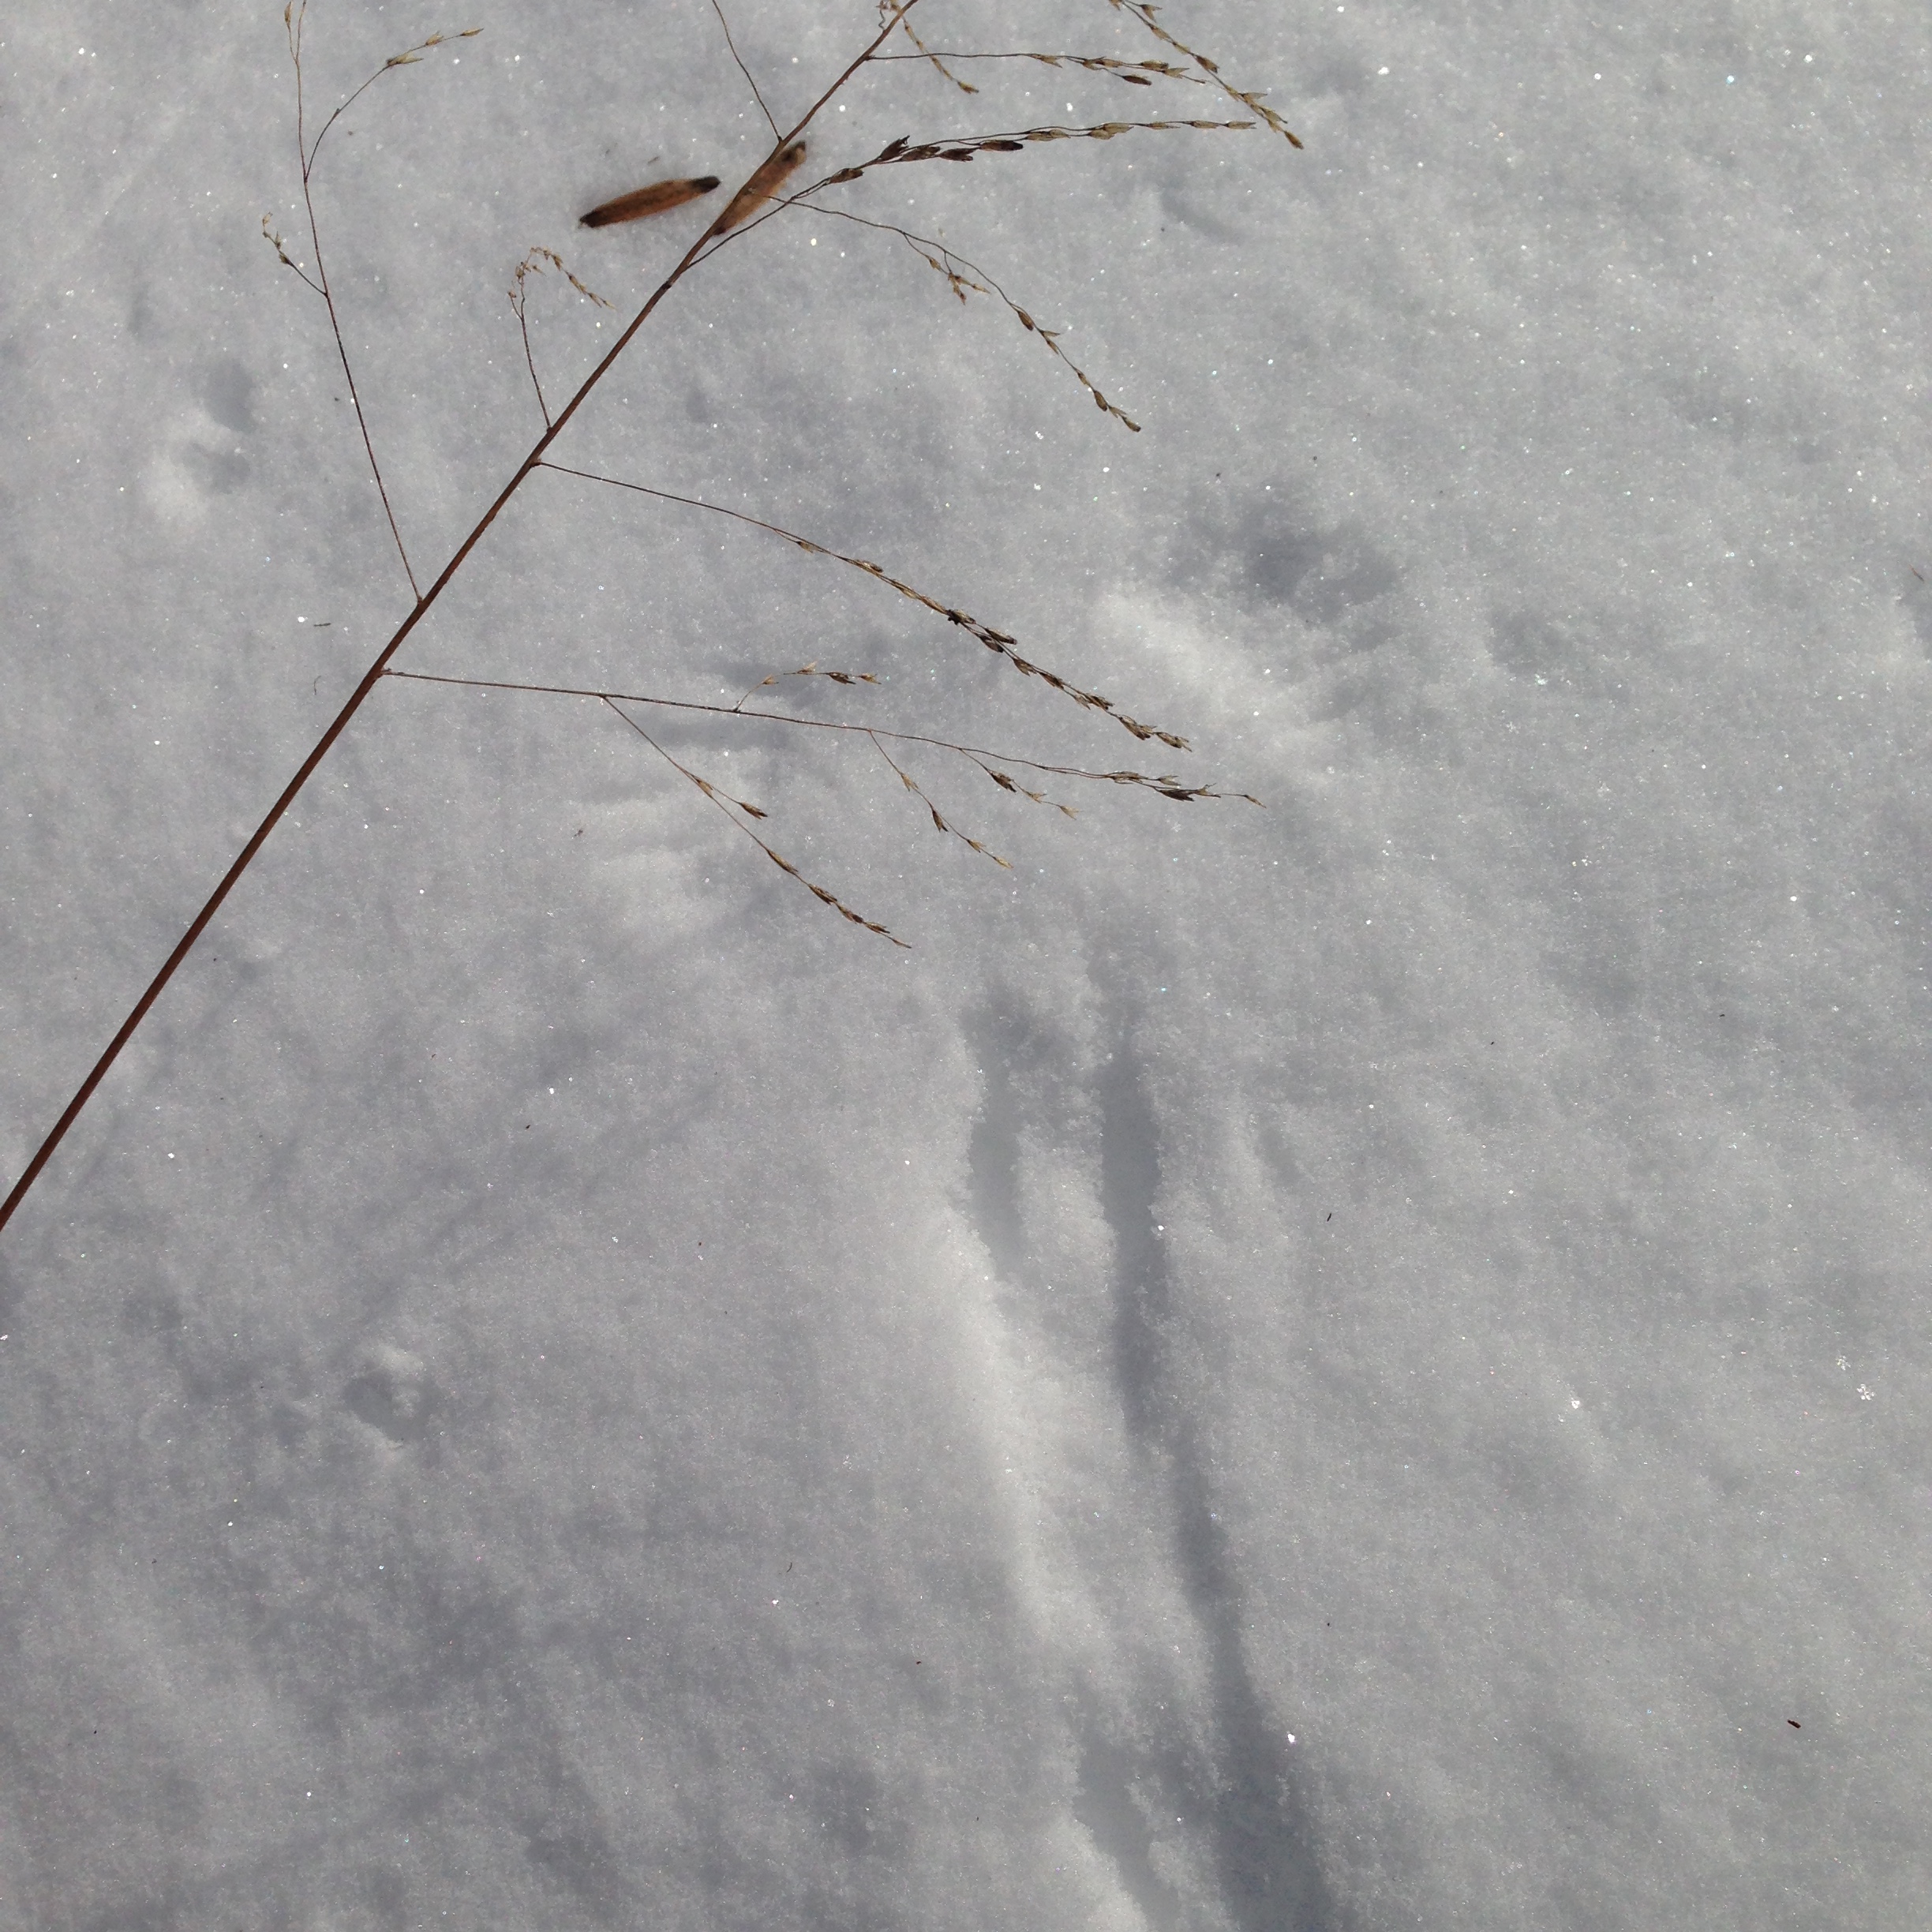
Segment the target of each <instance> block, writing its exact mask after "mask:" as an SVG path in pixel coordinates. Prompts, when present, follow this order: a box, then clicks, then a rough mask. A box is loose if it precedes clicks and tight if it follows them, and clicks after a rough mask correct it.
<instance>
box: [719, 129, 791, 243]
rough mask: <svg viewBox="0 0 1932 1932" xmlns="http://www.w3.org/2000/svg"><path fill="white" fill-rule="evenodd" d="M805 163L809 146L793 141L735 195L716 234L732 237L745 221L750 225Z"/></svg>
mask: <svg viewBox="0 0 1932 1932" xmlns="http://www.w3.org/2000/svg"><path fill="white" fill-rule="evenodd" d="M804 163H805V144H804V143H803V141H802V140H796V141H794V142H792V144H791V146H790V147H788V148H781V150H780V151H779V152H777V154H775V155H773V156H772V157H771V159H769V161H766V162H764V163H762V164H761V165H760V166H759V167H758V170H757V172H756V173H755V174H753V175H752V177H751V179H750V180H749V181H748V182H746V183H745V185H743V187H742V188H740V189H739V190H738V192H737V193H736V194H735V195H733V196H732V198H731V200H730V201H729V202H728V203H727V204H726V205H725V212H724V213H723V214H722V215H720V216H719V217H718V218H717V220H716V221H715V222H713V223H712V224H711V232H712V233H713V234H729V233H730V231H731V230H732V229H734V228H736V227H737V226H738V225H739V223H741V222H747V221H749V220H750V219H751V217H752V216H753V215H755V214H756V213H757V212H758V210H759V209H760V208H762V207H763V206H764V204H766V202H767V201H769V200H771V198H772V197H773V195H775V194H776V193H777V192H778V190H779V189H780V188H781V186H783V185H784V183H785V182H787V181H788V180H789V179H790V178H791V177H792V175H793V174H796V172H797V171H798V170H799V168H801V167H803V165H804Z"/></svg>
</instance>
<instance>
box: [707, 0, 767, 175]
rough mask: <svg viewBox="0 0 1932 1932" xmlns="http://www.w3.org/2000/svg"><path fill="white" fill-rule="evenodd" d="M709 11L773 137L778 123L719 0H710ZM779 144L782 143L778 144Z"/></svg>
mask: <svg viewBox="0 0 1932 1932" xmlns="http://www.w3.org/2000/svg"><path fill="white" fill-rule="evenodd" d="M711 11H712V12H713V13H715V14H716V15H717V17H718V24H719V26H721V28H724V30H725V46H727V47H729V48H730V49H731V57H732V59H733V60H735V61H736V62H737V63H738V71H739V73H741V74H743V76H744V77H745V85H746V86H747V87H748V88H750V89H751V98H752V99H754V101H756V102H757V103H758V112H759V113H760V114H762V115H763V116H764V117H765V120H766V125H768V126H769V128H770V129H771V131H772V133H773V137H774V138H775V137H777V133H778V123H777V122H776V121H774V120H773V119H772V110H770V109H769V107H766V105H765V96H764V95H762V94H761V93H760V92H758V83H757V82H756V81H755V80H753V79H752V78H751V69H750V68H749V67H747V66H746V65H745V64H744V59H743V56H742V55H741V54H739V51H738V43H737V42H736V40H734V39H732V30H731V22H730V21H728V20H727V19H726V18H725V9H724V8H723V6H721V4H720V3H719V0H711ZM782 145H783V143H782V142H781V146H782Z"/></svg>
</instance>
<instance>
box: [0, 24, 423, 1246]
mask: <svg viewBox="0 0 1932 1932" xmlns="http://www.w3.org/2000/svg"><path fill="white" fill-rule="evenodd" d="M308 13H309V4H308V0H302V5H301V10H300V11H299V12H298V13H296V14H295V16H294V19H293V21H290V17H289V15H288V13H286V11H284V13H283V25H284V26H285V27H286V28H287V29H288V36H289V52H290V55H291V56H292V57H293V58H294V65H295V149H296V152H297V154H298V156H299V157H300V159H301V192H302V206H303V207H304V208H305V209H306V210H307V211H308V214H309V247H310V248H311V249H313V250H314V252H315V270H316V271H315V286H316V289H317V290H319V292H320V294H321V297H322V301H323V305H324V307H325V308H327V309H328V319H329V333H330V334H331V335H332V336H334V337H335V354H337V356H338V357H339V358H340V359H341V361H342V371H343V381H344V382H345V383H346V384H348V387H349V400H350V403H351V404H352V405H353V406H354V410H355V419H356V427H357V429H359V430H360V431H361V434H362V449H363V453H364V454H365V455H366V456H367V457H368V458H369V474H370V475H371V476H373V477H374V478H375V479H376V495H377V496H380V498H381V499H382V507H383V515H384V516H385V517H387V518H388V520H389V534H390V535H391V537H394V538H395V547H396V555H397V556H399V557H400V558H401V559H402V574H403V575H404V576H406V578H408V579H409V587H410V590H412V591H413V592H414V593H415V596H416V599H417V603H418V604H420V603H421V601H422V586H421V585H420V584H418V583H417V581H416V572H415V571H414V568H413V567H411V565H410V560H409V549H408V546H407V545H405V544H404V542H403V541H402V531H401V530H399V528H398V527H397V525H396V517H395V506H394V505H393V504H391V502H390V500H389V490H388V485H386V484H385V483H384V481H383V473H382V465H381V464H380V462H377V461H376V444H375V440H374V439H373V437H372V436H370V434H369V417H368V415H367V414H366V412H365V410H364V409H363V407H362V392H361V390H359V389H358V388H357V387H356V379H355V371H354V369H353V368H351V367H350V361H349V345H348V344H347V343H346V342H345V341H343V331H342V318H341V317H340V316H339V315H338V314H337V313H336V312H335V291H334V290H333V289H331V287H330V286H329V279H328V266H327V264H325V263H324V261H323V260H322V230H321V225H320V223H319V222H317V220H316V208H315V195H314V193H313V188H312V185H311V180H310V177H311V175H312V174H313V170H314V167H315V157H316V155H317V154H318V153H319V152H320V151H321V147H322V143H323V141H324V138H325V137H327V136H328V131H329V129H331V128H332V127H333V126H334V125H335V123H336V122H337V120H338V119H339V118H340V117H341V115H342V114H343V112H344V110H346V108H347V107H348V106H349V102H350V101H353V100H354V99H356V98H357V97H358V95H361V94H362V93H363V92H365V90H367V89H368V88H372V87H373V86H374V85H375V84H376V82H377V81H378V80H380V79H381V78H382V77H383V76H384V74H385V73H388V71H389V69H390V68H391V67H392V66H399V65H401V64H402V62H403V61H404V60H406V59H410V58H414V54H415V52H416V50H415V49H414V48H411V49H410V53H409V54H407V55H399V56H398V57H397V58H396V59H395V60H392V61H389V62H385V63H384V65H383V66H380V67H379V68H378V69H376V72H375V73H373V74H371V75H370V76H369V78H368V80H365V81H364V82H363V83H362V85H361V87H359V88H357V89H356V91H355V93H354V94H351V95H350V96H349V100H346V101H344V102H343V103H342V105H341V106H340V107H338V108H337V109H336V110H335V113H334V114H331V115H330V116H329V118H328V120H327V121H326V122H324V123H323V127H322V132H321V133H320V134H318V135H316V137H315V144H314V145H313V147H310V146H309V144H308V141H307V137H306V133H305V125H306V124H305V120H304V118H303V117H304V112H305V107H304V101H303V90H302V64H301V42H302V26H303V24H304V22H305V20H306V18H307V17H308ZM424 44H425V46H426V45H428V44H429V43H427V42H425V43H424ZM4 1225H5V1223H4V1222H0V1226H4Z"/></svg>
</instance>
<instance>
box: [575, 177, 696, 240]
mask: <svg viewBox="0 0 1932 1932" xmlns="http://www.w3.org/2000/svg"><path fill="white" fill-rule="evenodd" d="M717 185H718V178H717V176H716V175H715V174H698V175H693V176H691V177H689V178H687V179H684V180H682V181H661V182H651V183H650V185H649V186H648V187H644V188H634V189H631V192H630V193H628V194H620V196H618V197H617V198H616V200H614V201H605V202H601V203H600V204H598V205H597V207H596V208H593V209H592V210H591V211H590V213H589V214H588V215H579V216H578V218H577V219H578V223H579V225H580V226H581V227H586V228H608V227H613V226H614V225H615V224H616V223H619V222H633V221H642V219H644V217H645V216H646V215H662V214H663V213H665V212H666V210H668V209H670V208H682V207H683V205H684V204H685V203H686V202H687V201H695V200H697V199H698V197H699V196H700V195H708V194H709V193H710V192H711V190H712V189H713V188H715V187H717Z"/></svg>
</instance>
